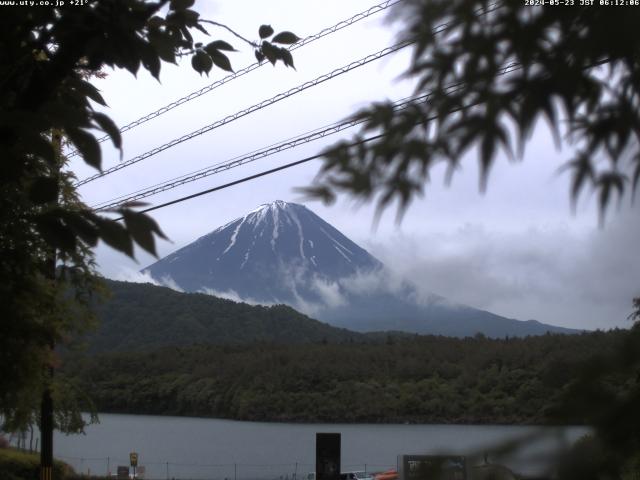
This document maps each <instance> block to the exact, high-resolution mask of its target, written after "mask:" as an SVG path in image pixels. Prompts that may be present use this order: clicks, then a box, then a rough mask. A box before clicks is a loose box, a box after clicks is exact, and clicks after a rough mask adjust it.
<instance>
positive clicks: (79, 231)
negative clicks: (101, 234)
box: [64, 212, 98, 247]
mask: <svg viewBox="0 0 640 480" xmlns="http://www.w3.org/2000/svg"><path fill="white" fill-rule="evenodd" d="M95 217H97V215H95V214H94V213H91V212H82V213H80V212H66V213H65V215H64V221H65V223H66V224H67V225H69V227H70V228H71V229H72V230H73V232H74V233H75V234H76V235H77V236H78V237H79V238H80V239H81V240H82V241H83V242H85V243H86V244H87V245H89V246H91V247H95V246H96V244H97V243H98V229H97V228H96V226H95V222H93V221H91V220H92V219H95Z"/></svg>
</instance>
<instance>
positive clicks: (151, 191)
mask: <svg viewBox="0 0 640 480" xmlns="http://www.w3.org/2000/svg"><path fill="white" fill-rule="evenodd" d="M429 96H430V94H425V95H422V96H420V97H414V98H411V99H404V100H400V101H398V102H396V103H395V104H394V105H393V108H394V110H396V111H400V110H403V109H404V108H407V107H408V106H409V105H411V104H419V103H422V102H425V101H427V99H428V98H429ZM366 120H367V119H366V118H357V119H349V120H345V121H343V122H337V123H333V124H331V125H326V126H324V127H320V128H317V129H315V130H312V131H311V132H307V133H304V134H301V135H299V136H297V137H293V138H289V139H287V140H284V141H282V142H279V143H275V144H272V145H269V146H268V147H265V148H263V149H260V150H255V151H253V152H250V153H247V154H244V155H241V156H238V157H234V158H232V159H230V160H227V161H224V162H219V163H216V164H214V165H211V166H209V167H206V168H203V169H200V170H197V171H195V172H192V173H189V174H185V175H181V176H179V177H175V178H173V179H171V180H167V181H165V182H162V183H158V184H155V185H153V186H150V187H147V188H144V189H140V190H137V191H135V192H132V193H128V194H125V195H120V196H118V197H115V198H112V199H111V200H107V201H104V202H101V203H98V204H96V205H94V206H93V207H92V209H94V210H96V211H102V210H107V209H110V208H114V207H117V206H120V205H122V204H123V203H129V202H133V201H136V200H140V199H143V198H147V197H150V196H152V195H156V194H158V193H161V192H164V191H167V190H172V189H174V188H177V187H179V186H181V185H185V184H187V183H191V182H194V181H197V180H201V179H203V178H205V177H208V176H211V175H215V174H217V173H220V172H222V171H225V170H230V169H232V168H236V167H239V166H241V165H244V164H247V163H250V162H253V161H256V160H259V159H262V158H265V157H268V156H271V155H274V154H276V153H280V152H283V151H285V150H289V149H292V148H295V147H298V146H300V145H303V144H305V143H309V142H312V141H314V140H318V139H320V138H324V137H327V136H329V135H333V134H335V133H338V132H341V131H343V130H346V129H348V128H352V127H355V126H357V125H359V124H361V123H364V122H365V121H366Z"/></svg>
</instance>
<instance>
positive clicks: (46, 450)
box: [40, 130, 62, 480]
mask: <svg viewBox="0 0 640 480" xmlns="http://www.w3.org/2000/svg"><path fill="white" fill-rule="evenodd" d="M51 146H52V147H53V151H54V153H55V156H56V163H55V165H54V166H53V168H54V170H53V172H52V174H53V176H54V178H55V179H56V180H57V179H58V177H59V174H60V157H61V154H62V135H61V132H60V130H53V131H52V132H51ZM54 202H55V203H56V204H57V203H58V197H57V195H56V199H55V200H54ZM46 271H47V275H48V277H49V280H50V281H51V282H55V281H56V251H55V249H53V248H52V249H51V251H50V252H49V255H48V258H47V265H46ZM49 347H50V348H51V350H52V351H53V349H54V348H55V343H54V339H53V338H51V339H50V340H49ZM45 368H46V369H47V377H48V378H46V380H45V381H46V385H45V386H44V391H43V392H42V403H41V404H40V437H41V441H40V480H53V399H52V398H51V382H52V381H53V366H51V365H46V366H45Z"/></svg>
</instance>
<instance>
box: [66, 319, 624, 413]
mask: <svg viewBox="0 0 640 480" xmlns="http://www.w3.org/2000/svg"><path fill="white" fill-rule="evenodd" d="M628 336H629V332H628V331H624V330H616V331H611V332H607V333H604V332H593V333H584V334H581V335H544V336H539V337H527V338H505V339H499V340H496V339H488V338H485V337H484V336H482V335H476V336H475V337H468V338H464V339H457V338H449V337H435V336H417V335H416V336H395V337H394V336H393V335H388V336H386V337H385V338H383V339H378V340H377V341H373V342H372V341H371V340H367V342H357V341H343V342H341V343H332V342H327V341H320V342H317V343H312V344H306V345H289V346H285V345H274V344H254V345H244V346H238V345H236V346H214V345H194V346H190V347H165V348H161V349H158V350H154V351H147V352H129V353H109V354H100V355H97V356H93V357H90V358H84V359H82V361H79V359H77V358H73V357H71V358H68V359H67V361H66V362H65V364H66V369H65V373H66V374H67V375H69V376H71V377H73V378H74V379H75V380H76V381H77V382H79V383H81V384H82V385H83V387H84V388H86V389H87V390H89V391H91V392H92V394H93V397H94V400H95V402H96V404H97V407H98V410H99V411H103V412H122V413H124V412H126V413H145V414H167V415H190V416H207V417H221V418H234V419H242V420H265V421H339V422H433V423H510V424H512V423H521V424H524V423H526V424H537V423H546V422H559V423H582V422H583V421H585V418H583V417H581V414H579V413H576V414H575V415H574V414H572V413H571V412H563V413H562V415H561V416H559V417H558V416H556V417H555V418H553V417H550V416H549V415H550V414H551V413H553V412H554V409H555V408H556V406H557V404H559V403H560V400H561V398H562V396H563V395H564V394H565V393H566V392H567V391H569V387H570V385H571V384H572V381H573V380H574V379H575V378H578V377H580V375H581V374H582V369H583V363H585V362H586V361H587V360H588V359H590V358H593V356H594V355H602V356H611V355H612V354H613V353H614V352H615V351H616V350H617V349H618V348H619V346H620V345H621V344H622V342H623V341H626V340H627V338H628ZM628 380H629V379H628V378H627V377H626V376H622V377H620V376H618V377H617V378H613V379H608V380H607V381H608V385H609V386H610V387H611V388H614V389H617V388H622V386H623V385H624V384H625V382H628ZM556 410H557V409H556Z"/></svg>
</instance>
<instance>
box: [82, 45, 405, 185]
mask: <svg viewBox="0 0 640 480" xmlns="http://www.w3.org/2000/svg"><path fill="white" fill-rule="evenodd" d="M412 43H413V42H410V41H404V42H400V43H397V44H395V45H393V46H391V47H387V48H384V49H382V50H380V51H379V52H376V53H372V54H370V55H367V56H366V57H363V58H361V59H360V60H356V61H354V62H351V63H350V64H348V65H345V66H343V67H340V68H337V69H336V70H333V71H332V72H330V73H325V74H324V75H321V76H319V77H317V78H315V79H313V80H310V81H308V82H305V83H303V84H301V85H298V86H297V87H294V88H292V89H290V90H287V91H286V92H282V93H279V94H277V95H275V96H273V97H271V98H269V99H267V100H263V101H261V102H259V103H256V104H254V105H252V106H250V107H248V108H245V109H244V110H240V111H239V112H236V113H234V114H232V115H228V116H226V117H224V118H223V119H221V120H218V121H216V122H214V123H212V124H210V125H207V126H205V127H202V128H200V129H198V130H195V131H193V132H191V133H188V134H186V135H183V136H181V137H178V138H175V139H173V140H171V141H169V142H167V143H165V144H163V145H160V146H159V147H156V148H154V149H152V150H149V151H147V152H145V153H142V154H140V155H138V156H136V157H133V158H131V159H129V160H126V161H124V162H120V163H118V164H117V165H114V166H113V167H111V168H108V169H106V170H104V171H102V172H100V173H96V174H95V175H91V176H90V177H87V178H85V179H83V180H80V181H78V182H76V183H75V184H74V187H79V186H81V185H84V184H86V183H89V182H92V181H94V180H97V179H99V178H102V177H104V176H106V175H109V174H111V173H114V172H117V171H118V170H122V169H123V168H126V167H129V166H131V165H133V164H136V163H138V162H141V161H142V160H145V159H147V158H149V157H152V156H154V155H157V154H158V153H160V152H163V151H164V150H167V149H169V148H171V147H174V146H176V145H179V144H181V143H183V142H186V141H187V140H191V139H192V138H195V137H197V136H200V135H202V134H204V133H207V132H210V131H211V130H214V129H216V128H218V127H221V126H223V125H226V124H228V123H231V122H233V121H235V120H238V119H239V118H242V117H245V116H247V115H249V114H251V113H253V112H256V111H258V110H262V109H263V108H266V107H268V106H270V105H273V104H274V103H277V102H279V101H281V100H284V99H285V98H289V97H291V96H293V95H295V94H297V93H300V92H303V91H305V90H308V89H309V88H311V87H315V86H317V85H319V84H321V83H324V82H326V81H328V80H332V79H334V78H336V77H338V76H340V75H342V74H344V73H347V72H350V71H351V70H354V69H356V68H358V67H361V66H363V65H367V64H368V63H371V62H373V61H375V60H378V59H380V58H383V57H385V56H387V55H389V54H391V53H394V52H397V51H398V50H400V49H402V48H404V47H406V46H408V45H411V44H412Z"/></svg>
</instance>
